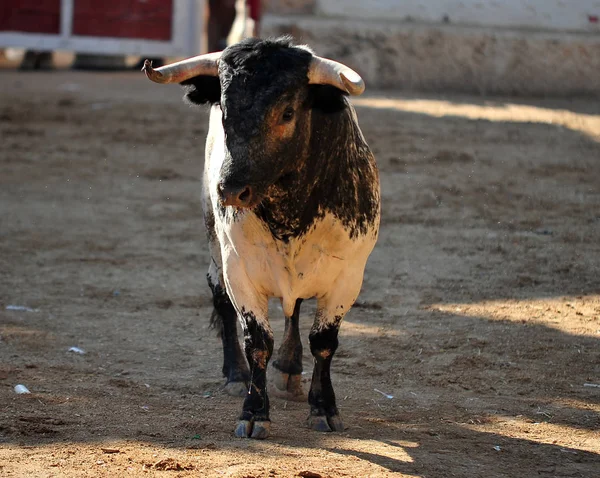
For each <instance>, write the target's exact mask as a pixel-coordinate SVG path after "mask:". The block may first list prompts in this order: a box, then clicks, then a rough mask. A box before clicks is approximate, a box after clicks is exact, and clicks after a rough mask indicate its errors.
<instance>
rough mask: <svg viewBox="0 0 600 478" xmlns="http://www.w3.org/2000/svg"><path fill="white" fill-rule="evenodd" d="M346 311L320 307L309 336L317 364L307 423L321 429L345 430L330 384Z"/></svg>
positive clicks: (309, 396)
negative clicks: (341, 311)
mask: <svg viewBox="0 0 600 478" xmlns="http://www.w3.org/2000/svg"><path fill="white" fill-rule="evenodd" d="M342 318H343V315H341V314H339V315H329V314H328V313H327V311H326V310H318V311H317V316H316V318H315V322H314V324H313V326H312V328H311V330H310V334H309V336H308V339H309V341H310V351H311V353H312V355H313V357H314V368H313V376H312V382H311V386H310V392H309V394H308V403H309V405H310V415H309V417H308V426H309V427H310V428H312V429H313V430H317V431H320V432H331V431H343V430H344V424H343V423H342V419H341V417H340V414H339V412H338V409H337V405H336V403H335V392H334V391H333V385H332V384H331V361H332V359H333V355H334V354H335V351H336V350H337V347H338V332H339V329H340V323H341V321H342Z"/></svg>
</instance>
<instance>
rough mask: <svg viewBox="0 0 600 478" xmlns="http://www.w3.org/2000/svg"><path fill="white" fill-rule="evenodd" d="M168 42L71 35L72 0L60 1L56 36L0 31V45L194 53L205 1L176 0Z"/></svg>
mask: <svg viewBox="0 0 600 478" xmlns="http://www.w3.org/2000/svg"><path fill="white" fill-rule="evenodd" d="M173 7H174V8H173V19H172V22H173V23H172V27H173V28H172V31H173V38H172V40H171V41H168V42H167V41H155V40H139V39H127V38H107V37H90V36H77V35H72V33H71V31H72V30H71V26H72V21H71V19H72V16H73V0H62V1H61V32H60V34H59V35H48V34H34V33H21V32H0V47H20V48H28V49H32V50H70V51H75V52H79V53H98V54H107V55H110V54H115V55H149V56H193V55H197V54H199V53H200V39H201V37H202V28H203V23H204V22H203V16H204V0H175V1H174V3H173Z"/></svg>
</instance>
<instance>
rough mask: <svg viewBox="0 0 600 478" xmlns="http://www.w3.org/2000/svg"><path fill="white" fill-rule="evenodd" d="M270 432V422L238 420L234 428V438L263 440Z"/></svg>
mask: <svg viewBox="0 0 600 478" xmlns="http://www.w3.org/2000/svg"><path fill="white" fill-rule="evenodd" d="M270 431H271V422H270V421H250V420H240V421H239V422H238V424H237V426H236V427H235V436H236V437H238V438H254V439H256V440H264V439H265V438H268V436H269V434H270Z"/></svg>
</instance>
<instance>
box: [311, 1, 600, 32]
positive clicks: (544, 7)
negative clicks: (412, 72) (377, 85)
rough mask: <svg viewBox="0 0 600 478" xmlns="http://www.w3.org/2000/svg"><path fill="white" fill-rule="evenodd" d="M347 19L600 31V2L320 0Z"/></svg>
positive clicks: (321, 7) (323, 8)
mask: <svg viewBox="0 0 600 478" xmlns="http://www.w3.org/2000/svg"><path fill="white" fill-rule="evenodd" d="M318 11H319V13H320V14H323V15H328V16H336V17H344V18H355V19H361V18H370V19H382V20H398V21H406V20H414V21H418V22H431V23H441V22H446V21H449V22H450V23H451V24H461V25H476V26H497V27H525V28H536V29H547V30H569V31H588V32H590V31H591V32H594V31H595V32H600V0H363V1H361V0H318Z"/></svg>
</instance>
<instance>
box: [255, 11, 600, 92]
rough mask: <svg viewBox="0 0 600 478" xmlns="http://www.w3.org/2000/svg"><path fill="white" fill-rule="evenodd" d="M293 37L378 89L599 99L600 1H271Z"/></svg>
mask: <svg viewBox="0 0 600 478" xmlns="http://www.w3.org/2000/svg"><path fill="white" fill-rule="evenodd" d="M266 11H267V15H266V16H265V18H264V21H263V24H264V28H263V35H264V36H268V35H278V34H283V33H291V34H292V35H293V36H294V37H295V38H297V39H298V41H301V42H306V43H309V44H310V45H311V46H313V48H315V50H316V51H317V53H318V54H320V55H322V56H326V57H330V58H335V59H337V60H338V61H342V62H344V63H346V64H348V65H349V66H351V67H352V68H354V69H356V70H357V71H358V72H359V73H360V74H361V75H362V76H363V77H364V79H365V81H366V82H367V84H368V85H369V87H370V88H402V89H409V90H432V91H459V92H467V93H473V92H476V93H481V94H490V93H491V94H512V95H528V96H531V95H533V96H540V95H560V96H564V95H593V96H597V95H598V96H600V24H599V21H600V20H599V17H600V0H570V1H569V0H503V1H500V0H488V1H485V0H404V1H398V0H396V1H394V0H369V1H359V0H270V2H269V4H268V6H267V9H266Z"/></svg>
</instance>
